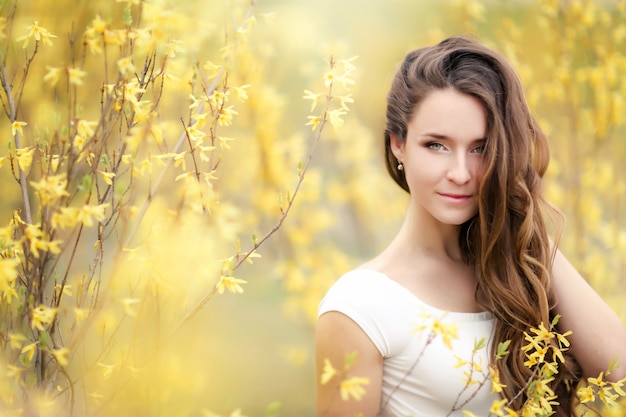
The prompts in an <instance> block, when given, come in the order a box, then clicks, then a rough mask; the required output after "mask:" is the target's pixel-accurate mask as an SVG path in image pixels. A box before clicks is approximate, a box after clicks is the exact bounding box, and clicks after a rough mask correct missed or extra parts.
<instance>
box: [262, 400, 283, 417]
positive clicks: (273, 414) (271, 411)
mask: <svg viewBox="0 0 626 417" xmlns="http://www.w3.org/2000/svg"><path fill="white" fill-rule="evenodd" d="M281 406H282V404H281V402H280V401H274V402H273V403H270V405H268V406H267V408H266V409H265V416H266V417H278V409H279V408H280V407H281Z"/></svg>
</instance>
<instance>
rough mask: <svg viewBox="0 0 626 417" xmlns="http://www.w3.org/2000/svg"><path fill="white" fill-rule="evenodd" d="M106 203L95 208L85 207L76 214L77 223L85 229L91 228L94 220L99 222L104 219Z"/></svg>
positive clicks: (107, 205)
mask: <svg viewBox="0 0 626 417" xmlns="http://www.w3.org/2000/svg"><path fill="white" fill-rule="evenodd" d="M107 207H109V204H108V203H104V204H99V205H97V206H90V205H86V206H83V208H82V209H80V210H78V212H77V213H76V220H77V222H80V223H82V224H83V225H84V226H86V227H90V226H93V224H94V220H95V221H98V222H101V221H103V220H104V219H105V218H106V212H105V210H106V208H107Z"/></svg>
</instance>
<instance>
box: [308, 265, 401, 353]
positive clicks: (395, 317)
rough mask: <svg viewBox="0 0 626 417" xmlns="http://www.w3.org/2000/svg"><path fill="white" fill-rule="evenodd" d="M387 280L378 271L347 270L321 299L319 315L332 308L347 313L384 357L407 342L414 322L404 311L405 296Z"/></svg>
mask: <svg viewBox="0 0 626 417" xmlns="http://www.w3.org/2000/svg"><path fill="white" fill-rule="evenodd" d="M388 280H389V279H388V278H386V277H383V276H381V275H380V274H378V273H377V272H375V271H368V270H354V271H351V272H348V273H347V274H345V275H343V276H342V277H341V278H339V279H338V280H337V281H336V282H335V284H334V285H333V286H332V287H331V288H330V290H328V292H327V293H326V296H325V297H324V298H323V299H322V301H321V302H320V305H319V310H318V317H319V316H321V315H322V314H324V313H326V312H329V311H337V312H340V313H342V314H345V315H346V316H347V317H349V318H350V319H352V320H353V321H354V322H355V323H356V324H357V325H358V326H359V327H360V328H361V329H362V330H363V332H364V333H365V334H366V335H367V336H368V337H369V338H370V340H371V341H372V343H373V344H374V346H376V348H377V349H378V351H379V352H380V354H381V356H382V357H384V358H387V357H389V356H391V355H393V354H394V351H396V350H398V349H401V348H402V346H404V345H405V344H406V343H407V341H408V339H409V338H410V336H411V326H410V323H407V322H406V318H407V316H406V314H403V313H402V310H403V308H402V297H399V294H398V293H397V292H395V291H394V287H393V286H391V285H389V284H390V283H389V282H388ZM392 348H393V350H392Z"/></svg>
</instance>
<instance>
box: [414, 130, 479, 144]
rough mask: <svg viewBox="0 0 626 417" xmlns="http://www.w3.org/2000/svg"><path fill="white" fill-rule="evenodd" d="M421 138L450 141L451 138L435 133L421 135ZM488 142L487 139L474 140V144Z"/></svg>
mask: <svg viewBox="0 0 626 417" xmlns="http://www.w3.org/2000/svg"><path fill="white" fill-rule="evenodd" d="M419 136H420V137H429V138H433V139H440V140H446V139H450V136H447V135H444V134H441V133H434V132H426V133H421V134H420V135H419ZM486 140H487V138H486V137H482V138H477V139H473V140H472V143H477V142H485V141H486Z"/></svg>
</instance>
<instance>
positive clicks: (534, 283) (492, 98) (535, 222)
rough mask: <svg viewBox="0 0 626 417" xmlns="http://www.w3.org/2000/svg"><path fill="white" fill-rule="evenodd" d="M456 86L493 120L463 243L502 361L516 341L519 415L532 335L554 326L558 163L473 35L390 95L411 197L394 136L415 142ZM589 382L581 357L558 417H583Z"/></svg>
mask: <svg viewBox="0 0 626 417" xmlns="http://www.w3.org/2000/svg"><path fill="white" fill-rule="evenodd" d="M446 88H453V89H455V90H457V91H459V92H461V93H464V94H468V95H471V96H473V97H475V98H477V99H478V100H479V101H480V102H481V103H482V105H483V107H484V109H485V113H486V116H487V132H488V133H487V141H486V145H485V146H486V147H485V151H484V158H485V160H484V161H485V166H486V168H485V172H484V174H483V177H482V182H481V184H480V190H479V205H478V214H477V215H476V216H474V218H472V219H470V220H469V221H467V222H466V223H464V224H463V225H461V227H460V233H459V243H460V246H461V250H462V252H463V255H464V257H465V259H466V260H467V262H468V263H469V264H470V265H473V266H474V267H475V271H476V276H477V282H478V284H477V289H476V291H477V294H481V297H480V298H478V300H479V302H480V303H481V305H482V307H483V308H485V309H486V310H488V311H490V312H492V313H493V314H494V316H495V318H496V324H495V329H494V334H493V340H492V345H491V346H492V354H493V355H494V357H495V350H496V349H497V346H498V344H499V343H500V342H505V341H509V340H510V341H511V344H510V349H509V350H510V352H511V353H510V354H509V355H508V356H507V357H506V358H505V359H504V360H500V361H498V362H497V367H498V371H499V376H500V380H501V382H502V383H504V384H506V388H505V389H504V395H505V396H506V398H508V399H509V400H513V401H512V408H514V409H516V410H519V409H520V408H521V407H522V405H523V403H524V401H525V400H526V397H525V395H518V394H519V393H520V392H523V391H524V387H525V385H526V383H527V381H528V380H529V378H531V376H532V370H531V369H529V368H527V367H526V366H524V361H525V356H524V352H523V351H522V349H521V347H522V346H523V345H524V344H525V341H524V332H528V331H529V329H530V328H532V327H537V326H538V325H539V324H541V323H543V324H545V325H546V326H549V324H550V323H551V321H552V319H553V314H554V313H553V306H552V305H551V299H552V297H551V284H550V271H551V265H552V261H553V257H554V250H553V248H552V247H551V244H550V240H549V237H548V231H547V228H548V227H547V224H546V222H545V219H544V216H545V215H546V214H555V215H556V216H557V219H560V217H559V216H560V213H559V212H558V210H556V209H554V208H552V206H550V205H549V204H548V203H547V202H546V201H545V200H544V198H543V196H542V189H541V188H542V187H541V179H542V177H543V175H544V173H545V171H546V169H547V167H548V162H549V159H550V156H549V149H548V142H547V139H546V137H545V135H544V133H543V132H542V131H541V129H540V128H539V126H538V125H537V123H536V122H535V120H534V118H533V117H532V115H531V113H530V110H529V108H528V105H527V103H526V100H525V98H524V92H523V88H522V85H521V82H520V80H519V78H518V76H517V74H516V73H515V71H514V70H513V68H512V67H511V66H510V65H509V64H508V63H507V62H506V60H505V59H504V58H503V57H502V56H501V55H499V54H498V53H496V52H495V51H493V50H491V49H489V48H487V47H486V46H483V45H482V44H480V43H478V42H476V41H474V40H472V39H468V38H465V37H451V38H448V39H446V40H444V41H442V42H441V43H439V44H438V45H435V46H430V47H425V48H421V49H418V50H415V51H413V52H410V53H409V54H408V55H407V56H406V57H405V59H404V62H403V63H402V65H401V67H400V68H399V70H398V71H397V73H396V75H395V77H394V79H393V82H392V86H391V89H390V91H389V94H388V96H387V127H386V130H385V156H386V165H387V170H388V172H389V174H390V175H391V177H392V178H393V179H394V180H395V181H396V183H397V184H398V185H400V187H402V188H403V189H404V190H406V191H407V192H409V188H408V185H407V182H406V179H405V177H404V173H403V171H401V170H398V168H397V161H396V160H395V157H394V155H393V153H392V152H391V147H390V134H394V135H395V136H396V137H397V138H399V139H400V140H406V135H407V124H408V123H409V121H410V119H411V117H412V115H413V114H414V112H415V111H416V109H417V108H418V107H419V105H420V103H421V101H422V100H423V99H424V97H426V96H427V95H428V94H429V93H431V92H432V91H434V90H438V89H446ZM579 379H580V370H579V366H578V364H577V362H576V361H575V359H574V358H573V357H572V356H571V355H569V354H568V353H567V352H566V362H565V363H564V364H563V365H561V366H560V369H559V373H558V374H557V375H556V377H555V380H554V381H553V382H552V384H551V385H552V389H553V390H554V391H555V393H556V394H557V395H558V397H559V399H558V401H559V403H560V405H559V406H558V407H557V409H556V412H557V415H558V416H570V415H572V414H573V407H574V405H575V404H573V403H574V401H573V396H572V393H571V392H569V388H570V387H575V386H576V385H577V383H578V381H579Z"/></svg>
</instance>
